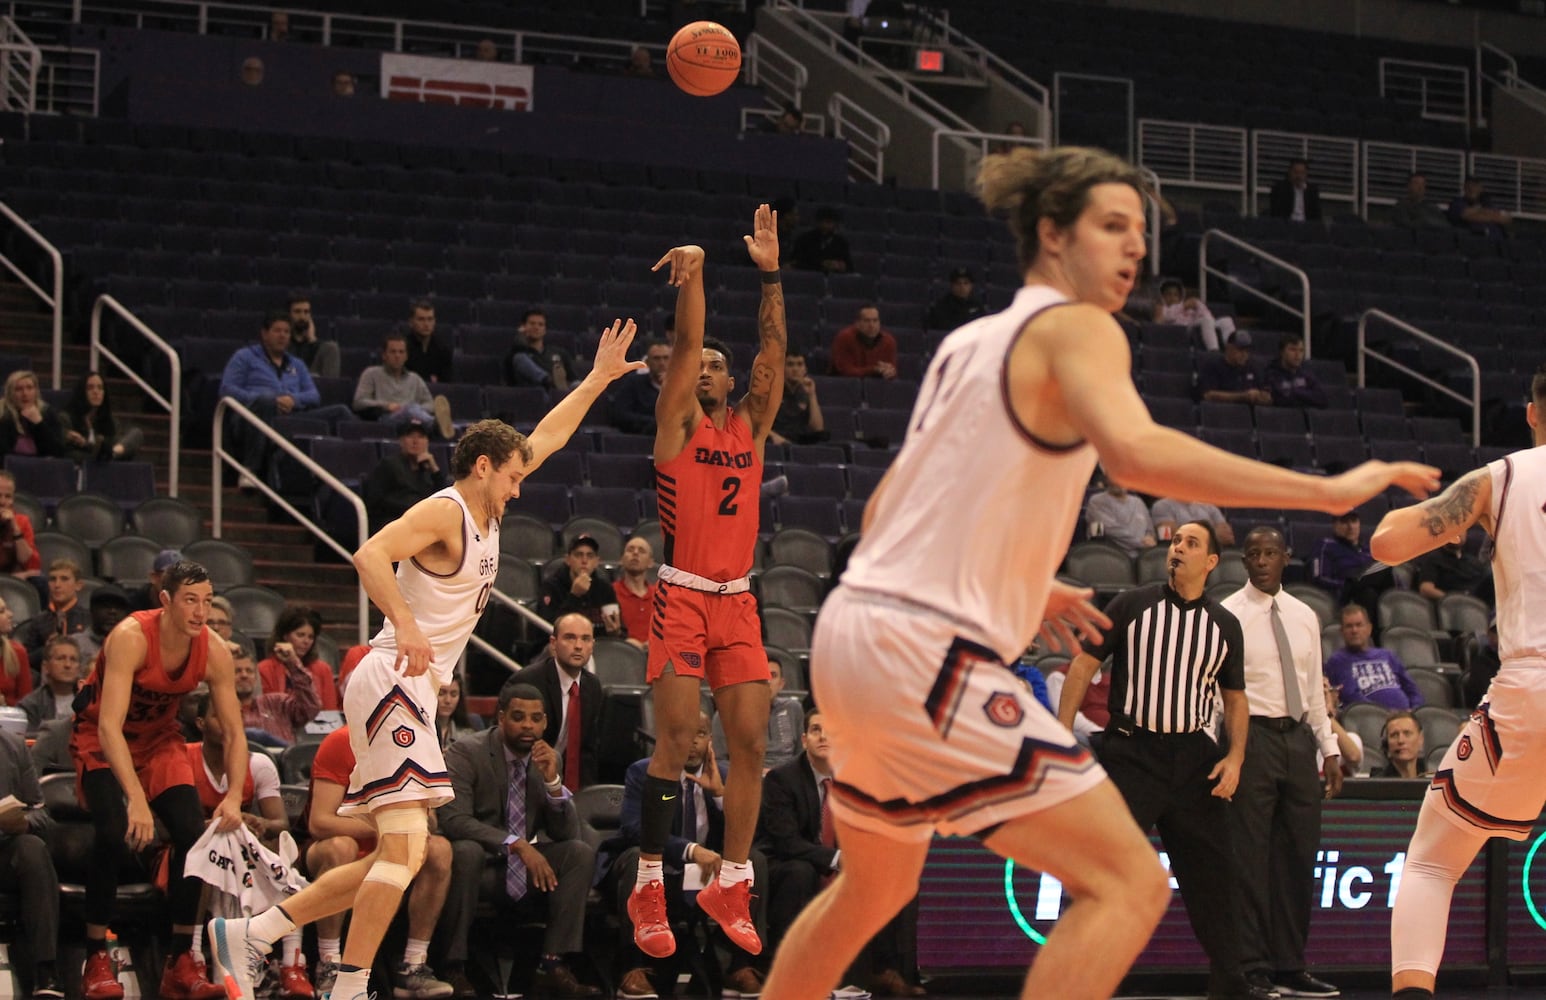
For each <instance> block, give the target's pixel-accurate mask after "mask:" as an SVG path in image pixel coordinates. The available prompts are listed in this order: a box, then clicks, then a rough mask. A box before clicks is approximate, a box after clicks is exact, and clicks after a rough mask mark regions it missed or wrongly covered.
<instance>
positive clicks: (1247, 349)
mask: <svg viewBox="0 0 1546 1000" xmlns="http://www.w3.org/2000/svg"><path fill="white" fill-rule="evenodd" d="M1197 394H1198V396H1199V397H1201V399H1202V400H1203V402H1205V403H1250V404H1253V405H1255V406H1271V405H1272V393H1270V392H1268V391H1267V390H1266V389H1265V388H1264V387H1263V386H1262V381H1261V378H1260V377H1259V376H1258V375H1257V372H1256V369H1255V368H1253V367H1251V335H1250V334H1249V333H1247V332H1246V331H1244V330H1236V331H1235V332H1234V333H1231V334H1230V335H1229V338H1228V339H1227V340H1225V342H1224V353H1223V354H1222V355H1219V354H1208V355H1204V356H1203V359H1202V362H1201V363H1200V364H1199V365H1198V367H1197Z"/></svg>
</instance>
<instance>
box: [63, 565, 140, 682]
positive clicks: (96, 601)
mask: <svg viewBox="0 0 1546 1000" xmlns="http://www.w3.org/2000/svg"><path fill="white" fill-rule="evenodd" d="M128 614H129V595H128V594H126V593H124V592H123V588H122V587H118V586H116V585H114V584H111V583H105V584H103V585H102V586H100V587H98V588H97V589H96V590H93V591H92V592H91V628H89V629H87V630H86V631H84V632H81V633H79V634H77V635H75V636H72V638H73V639H74V640H75V645H77V646H78V647H80V651H81V660H82V661H84V662H87V663H89V662H91V661H92V660H94V659H96V657H97V653H98V652H99V651H101V649H102V644H103V643H104V642H106V641H107V634H108V633H109V632H111V631H112V630H113V627H114V626H115V625H117V624H118V623H119V622H121V621H123V620H124V618H126V617H127V616H128Z"/></svg>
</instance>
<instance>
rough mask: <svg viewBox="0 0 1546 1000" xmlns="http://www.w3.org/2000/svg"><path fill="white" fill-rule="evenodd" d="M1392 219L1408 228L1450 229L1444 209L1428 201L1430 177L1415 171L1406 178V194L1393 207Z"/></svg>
mask: <svg viewBox="0 0 1546 1000" xmlns="http://www.w3.org/2000/svg"><path fill="white" fill-rule="evenodd" d="M1391 221H1392V222H1394V223H1395V224H1396V225H1398V226H1404V227H1406V228H1407V229H1448V228H1449V218H1448V216H1446V215H1445V214H1444V210H1443V209H1441V208H1439V207H1438V206H1437V205H1434V204H1431V203H1430V202H1429V201H1428V178H1426V177H1424V176H1423V175H1422V174H1419V173H1414V174H1412V175H1410V176H1409V177H1407V179H1406V194H1404V195H1402V196H1401V200H1400V201H1398V202H1396V204H1395V206H1394V207H1392V208H1391Z"/></svg>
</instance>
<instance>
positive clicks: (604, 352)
mask: <svg viewBox="0 0 1546 1000" xmlns="http://www.w3.org/2000/svg"><path fill="white" fill-rule="evenodd" d="M656 266H659V265H656ZM638 329H639V328H638V327H637V326H635V325H634V322H633V320H631V319H630V320H627V321H626V322H625V321H623V320H620V319H614V320H613V321H612V325H611V326H610V327H608V328H607V329H606V330H603V331H602V332H601V343H600V344H598V345H596V362H595V364H593V365H592V366H591V375H593V376H596V377H597V378H603V379H605V380H607V381H608V382H611V381H612V380H614V379H618V378H622V377H623V376H624V375H627V374H628V373H629V372H642V371H643V370H644V369H645V368H647V367H648V366H647V365H646V364H645V363H644V362H643V361H629V360H628V348H629V347H631V346H632V345H633V336H634V334H635V333H637V332H638Z"/></svg>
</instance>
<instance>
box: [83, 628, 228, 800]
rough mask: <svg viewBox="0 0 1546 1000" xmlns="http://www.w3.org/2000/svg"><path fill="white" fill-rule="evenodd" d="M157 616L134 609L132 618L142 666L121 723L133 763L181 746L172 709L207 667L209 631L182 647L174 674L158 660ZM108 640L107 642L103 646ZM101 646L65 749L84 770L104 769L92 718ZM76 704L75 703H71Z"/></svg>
mask: <svg viewBox="0 0 1546 1000" xmlns="http://www.w3.org/2000/svg"><path fill="white" fill-rule="evenodd" d="M161 615H162V612H161V610H160V609H157V610H154V611H136V612H134V615H133V617H134V620H135V621H137V622H139V623H140V630H141V631H142V632H143V633H144V634H145V665H144V666H142V667H140V669H138V670H136V671H135V672H134V686H133V688H132V689H130V691H129V710H128V712H127V713H126V714H125V715H124V719H123V735H124V739H125V740H126V741H127V742H128V744H129V753H130V754H132V755H133V756H134V757H135V759H136V760H138V759H140V758H142V757H143V756H144V755H145V754H146V753H148V752H151V751H154V750H155V749H158V748H159V747H160V745H161V744H163V743H175V744H177V745H178V746H181V745H183V744H184V742H185V741H184V739H183V735H182V727H181V726H180V725H179V724H178V721H177V709H178V706H179V705H181V704H182V697H183V695H185V694H187V693H188V692H189V691H192V690H193V689H194V688H195V687H197V686H198V684H199V682H200V681H202V680H203V679H204V671H205V668H206V667H207V666H208V664H209V630H208V629H205V630H204V631H202V632H200V633H199V634H198V635H197V636H195V637H194V638H193V640H192V642H191V643H190V644H189V648H188V662H187V664H186V665H185V666H184V667H183V668H182V669H181V670H180V671H178V672H177V674H176V675H175V676H174V675H172V674H170V673H168V672H167V670H166V667H165V665H164V664H162V662H161ZM110 643H111V639H110V640H109V644H110ZM107 648H108V646H107V644H105V645H103V647H102V651H101V652H99V653H98V654H97V661H96V663H95V664H94V665H93V666H92V668H91V676H90V677H88V678H86V686H85V687H84V688H83V689H82V693H83V694H87V695H88V697H89V699H90V700H89V701H88V702H87V703H86V706H85V707H84V708H82V709H80V710H79V711H77V712H76V713H75V729H74V733H73V735H72V736H71V739H70V748H71V749H72V750H73V751H74V752H75V755H76V756H77V757H78V758H81V759H83V760H84V762H85V766H86V769H87V770H94V769H96V768H98V767H106V766H107V758H106V756H105V755H104V754H103V753H102V744H101V742H100V741H99V739H98V736H97V719H98V717H99V715H100V714H101V711H102V671H103V670H104V669H105V667H106V663H107ZM77 704H79V701H77Z"/></svg>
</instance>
